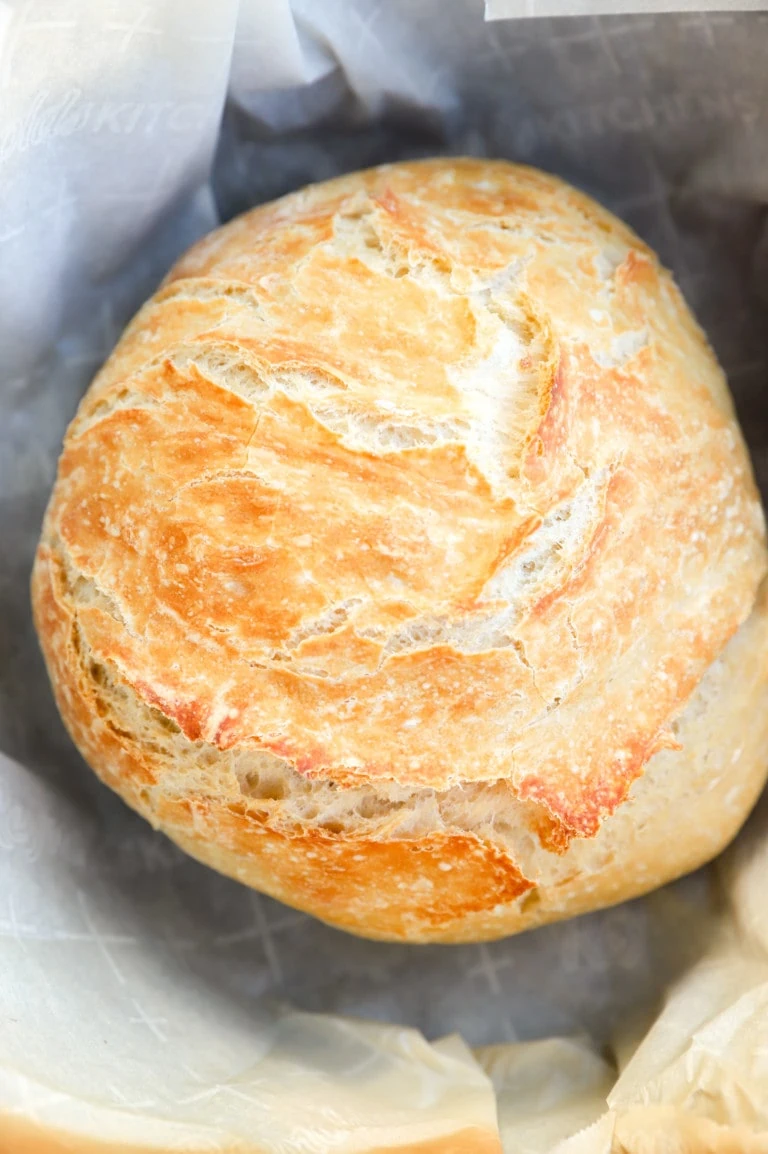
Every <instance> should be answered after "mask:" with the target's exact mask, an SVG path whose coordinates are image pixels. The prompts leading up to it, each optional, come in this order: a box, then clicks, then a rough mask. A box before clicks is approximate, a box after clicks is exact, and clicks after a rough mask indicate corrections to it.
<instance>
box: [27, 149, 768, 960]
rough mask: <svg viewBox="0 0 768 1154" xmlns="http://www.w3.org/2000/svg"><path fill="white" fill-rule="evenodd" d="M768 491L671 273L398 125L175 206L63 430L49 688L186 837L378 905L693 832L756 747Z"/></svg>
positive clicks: (562, 895)
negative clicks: (335, 169) (278, 196)
mask: <svg viewBox="0 0 768 1154" xmlns="http://www.w3.org/2000/svg"><path fill="white" fill-rule="evenodd" d="M765 573H766V547H765V540H764V526H763V517H762V512H761V508H760V503H759V499H758V496H757V493H756V490H755V487H754V483H753V480H752V476H751V472H750V465H749V461H748V457H747V454H746V451H745V448H744V445H743V442H742V438H741V435H740V433H739V430H738V427H737V425H736V423H735V419H734V415H733V410H732V407H731V401H730V397H729V394H728V390H727V386H726V383H725V380H724V377H723V374H722V372H721V371H720V369H719V368H718V365H717V363H716V361H715V358H714V356H713V354H712V352H711V351H710V349H709V348H708V346H707V343H706V341H705V339H704V337H703V336H702V333H701V331H700V330H699V328H698V326H697V325H696V323H695V322H694V320H693V319H692V317H691V315H690V313H689V311H688V309H687V308H686V306H685V304H684V302H683V300H682V298H681V296H680V293H679V292H678V290H677V289H676V288H675V286H674V284H673V282H672V280H671V278H670V276H669V275H668V274H667V273H666V272H665V271H664V270H663V269H662V268H660V266H659V264H658V262H657V260H656V258H655V256H654V255H653V253H651V252H650V251H649V250H648V249H647V248H646V247H645V245H643V244H642V242H641V241H640V240H639V239H638V238H637V237H636V236H635V235H634V233H632V232H631V231H630V230H629V229H628V228H626V227H625V226H624V225H622V224H621V223H620V222H619V221H618V220H616V219H615V218H614V217H613V216H611V215H610V214H609V213H608V212H606V211H605V210H603V209H602V208H600V207H599V206H598V205H596V204H595V203H593V202H592V201H591V200H589V199H588V198H587V197H585V196H583V195H581V194H580V193H578V192H576V191H575V190H574V189H572V188H570V187H568V186H567V185H565V184H564V183H562V182H561V181H560V180H557V179H555V178H553V177H551V176H547V175H544V174H543V173H540V172H536V171H533V170H531V169H527V168H521V167H517V166H513V165H510V164H506V163H500V162H489V161H481V160H435V161H428V162H422V163H409V164H400V165H392V166H389V167H384V168H379V169H375V170H372V171H368V172H362V173H356V174H354V175H352V176H347V177H343V178H341V179H339V180H334V181H331V182H329V183H326V184H320V185H316V186H313V187H310V188H307V189H304V190H303V191H301V192H298V193H295V194H293V195H291V196H287V197H285V198H283V199H282V200H279V201H277V202H275V203H273V204H268V205H265V206H263V207H260V208H257V209H255V210H253V211H252V212H249V213H247V214H246V215H244V216H242V217H240V218H238V219H237V220H234V221H233V222H232V223H230V224H229V225H227V226H226V227H224V228H222V229H219V230H218V231H217V232H215V233H213V234H212V235H211V236H209V237H207V238H205V239H204V240H203V241H201V242H200V243H199V244H198V245H197V246H195V247H194V248H193V249H192V250H191V251H190V252H189V253H188V254H187V255H186V256H185V257H184V258H183V259H182V260H181V261H180V262H179V263H178V265H177V266H176V267H175V268H174V269H173V271H172V272H171V273H170V274H169V276H168V278H167V279H166V281H165V283H164V285H163V286H162V287H161V289H160V291H159V292H158V293H157V294H156V295H155V296H154V297H153V298H152V299H151V300H150V301H149V302H148V304H146V305H145V306H144V308H143V309H142V310H141V311H140V312H139V314H138V316H137V317H136V318H135V319H134V321H133V322H132V324H131V325H130V326H129V328H128V330H127V332H126V333H125V335H124V336H123V338H122V340H121V341H120V343H119V344H118V346H117V348H116V349H115V351H114V353H113V354H112V356H111V357H110V359H109V360H108V362H107V363H106V365H105V367H104V368H103V369H102V371H101V373H100V374H99V375H98V376H97V378H96V380H95V381H94V383H93V385H92V386H91V388H90V390H89V392H88V393H87V394H86V396H85V398H84V400H83V402H82V404H81V406H80V409H79V412H78V414H77V416H76V418H75V420H74V422H73V424H72V426H71V428H70V430H69V432H68V434H67V437H66V441H65V445H64V450H63V454H62V458H61V462H60V466H59V473H58V479H57V481H56V486H55V489H54V492H53V496H52V498H51V502H50V506H49V509H48V513H47V516H46V521H45V526H44V530H43V535H42V540H41V543H40V547H39V551H38V554H37V560H36V565H35V571H34V577H33V600H34V608H35V615H36V622H37V628H38V631H39V634H40V639H41V642H42V647H43V651H44V653H45V657H46V660H47V663H48V668H49V671H50V675H51V680H52V682H53V687H54V691H55V693H56V698H57V701H58V704H59V708H60V710H61V712H62V715H63V717H64V720H65V722H66V724H67V726H68V727H69V730H70V732H71V734H72V737H73V738H74V740H75V742H76V743H77V745H78V746H79V748H80V750H81V751H82V753H83V755H84V756H85V758H86V759H87V760H88V761H89V762H90V764H91V765H92V766H93V768H94V769H95V770H96V772H97V773H98V774H99V775H100V777H102V778H103V780H104V781H106V782H107V783H108V784H109V785H111V786H112V787H113V788H114V789H116V790H117V791H118V792H119V793H120V794H121V795H122V796H123V797H124V798H125V799H126V801H127V802H128V803H129V804H130V805H132V806H133V807H134V808H135V809H137V810H138V811H139V812H140V813H142V814H144V816H145V817H147V818H148V819H149V820H150V821H151V822H152V823H153V824H154V825H156V826H158V827H159V828H161V829H163V830H164V831H165V832H166V833H167V834H168V835H169V836H170V837H171V838H173V840H174V841H176V842H177V843H178V844H179V845H180V846H183V847H184V848H185V849H186V850H188V851H189V852H190V853H191V854H193V855H194V856H195V857H197V858H199V859H201V860H202V861H205V862H208V863H209V864H210V865H212V866H214V867H215V868H217V869H219V870H221V871H223V872H224V873H227V874H231V875H232V876H234V877H237V878H239V879H241V880H242V881H244V882H246V883H247V884H249V885H252V886H255V887H257V888H258V889H261V890H263V891H264V892H266V893H268V894H272V895H273V896H275V897H277V898H279V899H281V900H282V901H284V902H288V903H289V904H291V905H294V906H297V907H299V908H300V909H303V910H308V911H310V912H311V913H313V914H316V915H317V916H318V917H320V918H323V919H324V920H325V921H328V922H331V923H333V924H335V925H338V926H342V927H344V928H346V929H348V930H351V931H353V932H355V933H358V934H363V935H367V936H370V937H379V938H392V939H403V940H410V941H467V940H473V939H483V938H493V937H498V936H501V935H504V934H509V933H512V932H515V931H518V930H522V929H526V928H528V927H530V926H534V925H537V924H540V923H542V922H544V921H548V920H552V919H555V918H559V917H565V916H567V915H570V914H574V913H578V912H581V911H584V910H589V909H594V908H597V907H599V906H601V905H606V904H608V903H610V902H616V901H619V900H621V899H623V898H628V897H631V896H632V895H635V894H638V893H641V892H643V891H646V890H649V889H651V888H652V887H654V886H657V885H660V884H661V883H663V882H664V881H667V880H669V879H670V878H672V877H675V876H676V875H679V874H681V873H683V872H685V871H687V870H690V869H692V868H694V867H695V866H697V865H699V864H700V863H702V862H703V861H705V860H707V859H708V858H710V857H711V856H712V855H714V854H716V853H717V852H718V850H720V849H721V848H722V846H723V845H724V844H725V843H726V842H727V841H728V840H729V839H730V838H731V837H732V836H733V834H734V833H735V832H736V830H737V829H738V827H739V825H740V824H741V822H742V821H743V819H744V818H745V816H746V814H747V812H748V811H749V809H750V807H751V806H752V804H753V802H754V800H755V798H756V796H757V794H758V792H759V790H760V788H761V786H762V784H763V780H764V778H765V775H766V768H767V766H768V603H767V602H766V596H765V591H764V588H761V586H762V585H763V578H764V575H765Z"/></svg>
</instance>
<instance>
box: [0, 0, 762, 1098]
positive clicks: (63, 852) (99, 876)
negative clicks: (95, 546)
mask: <svg viewBox="0 0 768 1154" xmlns="http://www.w3.org/2000/svg"><path fill="white" fill-rule="evenodd" d="M501 4H502V0H498V3H497V2H496V0H494V2H493V3H492V4H491V5H490V8H491V11H492V14H494V15H499V14H500V8H501ZM617 6H618V5H617ZM591 7H597V6H596V5H595V6H591ZM739 7H746V5H739ZM548 10H551V7H550V9H548ZM766 59H768V16H766V15H762V14H759V13H751V14H749V13H740V14H737V13H735V12H730V13H719V14H716V15H715V14H711V15H710V14H703V13H702V12H696V13H687V14H684V15H669V16H658V15H647V14H646V15H639V16H638V15H636V16H626V15H622V16H615V17H605V18H602V17H601V18H596V17H584V18H577V19H569V20H549V19H533V20H526V21H519V22H518V21H503V22H495V23H485V22H484V21H483V10H482V5H481V3H480V0H453V2H452V3H451V4H450V5H446V4H444V3H441V2H440V0H388V3H386V4H379V3H376V2H374V0H324V2H323V4H317V3H312V0H295V2H294V3H293V4H292V6H291V9H290V10H289V8H288V5H287V3H286V2H284V0H269V2H266V0H241V3H240V4H239V5H238V4H237V3H235V0H220V2H217V3H216V4H211V3H208V2H207V0H163V2H159V0H158V2H157V3H154V4H146V5H142V4H137V5H128V4H124V3H120V2H118V0H107V2H104V0H58V2H56V0H35V2H32V0H28V2H26V3H20V4H17V5H8V4H7V3H0V205H2V213H1V214H0V388H1V389H2V394H1V398H2V399H1V404H2V421H1V422H0V535H1V539H2V544H3V548H2V555H1V556H0V751H2V753H4V754H5V755H7V759H10V760H3V761H2V765H1V766H0V1013H2V1015H3V1026H2V1052H1V1053H0V1066H6V1065H8V1064H9V1063H11V1064H14V1066H15V1068H16V1069H17V1070H19V1071H24V1070H26V1072H27V1074H28V1076H29V1077H30V1078H31V1079H32V1080H33V1081H34V1077H35V1071H36V1070H37V1069H38V1068H39V1067H40V1064H41V1063H42V1062H43V1060H44V1057H45V1055H44V1053H43V1049H44V1047H45V1046H46V1045H48V1046H50V1044H51V1043H50V1036H49V1035H46V1030H49V1027H50V1023H51V1022H55V1023H57V1026H56V1028H57V1030H58V1033H57V1034H56V1037H57V1038H58V1039H59V1043H58V1044H60V1045H62V1046H64V1045H65V1039H66V1038H67V1037H71V1036H72V1035H74V1034H77V1031H78V1030H79V1029H80V1026H79V1025H78V1023H79V1022H82V1020H83V1016H84V1014H86V1013H89V1014H90V1015H91V1016H92V1018H93V1019H94V1021H96V1022H107V1021H108V1022H109V1023H110V1030H111V1031H113V1032H112V1033H110V1038H111V1041H110V1043H109V1047H108V1049H105V1050H104V1051H103V1052H102V1051H99V1054H100V1055H102V1056H103V1060H104V1061H113V1062H114V1070H115V1078H114V1079H113V1081H114V1082H115V1085H116V1086H117V1087H118V1090H119V1089H120V1086H123V1087H124V1086H125V1085H126V1083H125V1077H126V1075H125V1068H126V1059H125V1054H126V1053H127V1052H131V1047H134V1048H135V1046H136V1045H140V1044H141V1043H140V1042H137V1039H140V1038H142V1037H143V1036H145V1038H146V1042H147V1043H148V1044H150V1045H151V1046H153V1047H163V1046H165V1045H167V1046H169V1047H170V1048H172V1047H173V1046H174V1045H176V1044H178V1039H177V1038H176V1039H175V1035H173V1028H172V1027H171V1026H169V1024H168V1022H166V1023H165V1024H164V1023H163V1019H164V1017H165V1018H167V1017H168V1013H167V1012H165V1013H164V1009H163V997H162V996H161V994H159V993H157V994H155V995H153V993H152V990H153V988H154V987H153V982H154V980H155V978H154V977H153V975H155V976H156V975H157V974H158V973H159V972H160V971H161V970H162V973H163V974H164V975H165V978H164V979H163V982H164V983H166V985H165V986H162V987H158V988H162V989H165V988H166V986H167V983H168V981H169V980H170V978H169V976H172V982H173V984H174V986H175V988H176V989H177V991H178V996H179V998H180V999H181V1000H180V1001H179V1003H178V1005H179V1006H180V1007H181V1006H182V1005H184V1006H186V1005H187V1004H192V1002H194V1001H195V1000H197V1003H200V1002H203V1003H205V1007H206V1008H205V1014H204V1016H205V1020H206V1023H207V1024H206V1025H205V1026H202V1025H200V1026H199V1028H200V1029H201V1030H202V1029H205V1031H209V1030H211V1029H213V1028H214V1026H215V1022H216V1021H218V1020H226V1021H228V1022H236V1023H237V1024H238V1029H242V1031H243V1033H244V1036H245V1035H248V1036H250V1032H251V1027H252V1028H253V1030H256V1029H258V1028H259V1027H260V1023H263V1017H262V1016H263V1014H264V1013H266V1011H265V1010H264V1009H263V1003H262V999H263V998H265V997H277V998H279V999H285V1000H287V1001H288V1002H290V1003H292V1004H293V1005H294V1006H296V1007H299V1008H300V1009H302V1010H313V1011H322V1012H324V1013H326V1012H338V1013H344V1014H351V1015H359V1016H362V1017H366V1018H372V1019H380V1020H384V1021H396V1022H402V1023H405V1024H407V1025H409V1026H411V1027H415V1028H417V1029H419V1030H421V1031H423V1032H424V1034H425V1035H426V1036H427V1037H428V1038H435V1037H439V1036H442V1035H444V1034H446V1033H450V1032H452V1031H458V1032H460V1033H461V1035H462V1036H463V1037H464V1038H465V1039H466V1040H467V1042H468V1043H470V1044H471V1045H485V1044H491V1043H501V1042H509V1041H515V1040H525V1039H533V1038H543V1037H546V1036H548V1035H568V1034H578V1035H586V1036H587V1037H589V1038H591V1039H592V1042H593V1044H594V1045H597V1046H598V1047H599V1046H600V1045H602V1044H603V1043H604V1042H606V1041H607V1040H608V1039H610V1038H612V1037H614V1036H615V1034H616V1031H617V1030H618V1029H619V1028H620V1027H623V1026H624V1025H625V1024H626V1022H627V1021H628V1019H629V1018H630V1017H632V1018H634V1017H635V1016H637V1015H638V1014H640V1015H642V1013H643V1012H644V1011H645V1012H646V1013H651V1012H652V1010H653V1009H654V1008H655V1006H656V1005H657V1003H658V1000H659V998H660V996H661V994H662V991H663V990H665V989H666V988H667V986H668V985H669V983H670V982H672V981H674V980H675V979H676V978H678V977H679V976H680V975H681V974H683V973H684V972H685V971H686V970H687V969H688V967H689V965H690V964H691V963H692V962H693V961H694V960H695V959H696V958H697V957H698V956H699V955H700V953H701V941H700V938H699V936H698V934H697V933H695V932H682V933H681V932H679V926H680V925H681V924H683V925H689V924H690V925H693V924H696V925H701V924H702V923H701V920H700V918H701V916H703V915H705V914H708V913H709V911H712V910H716V909H717V897H716V894H717V886H716V885H715V884H714V882H713V874H712V872H711V871H703V872H702V873H700V874H699V875H697V876H696V877H694V878H691V879H687V880H686V881H684V882H682V883H679V884H678V885H677V886H675V887H671V888H670V889H668V890H666V891H664V892H663V893H662V894H660V895H657V896H655V897H652V898H649V899H646V900H643V901H636V902H634V903H631V904H628V905H624V906H621V907H619V908H617V909H615V910H611V911H606V912H603V913H599V914H595V915H592V916H590V917H586V918H581V919H578V920H575V921H572V922H569V923H566V924H564V925H559V926H553V927H549V928H546V929H543V930H540V931H537V932H536V933H531V934H528V935H524V936H522V937H520V938H515V939H510V940H508V941H506V942H501V943H496V944H492V945H487V946H466V947H442V948H441V947H421V948H413V947H406V946H394V945H381V944H372V943H366V942H362V941H358V940H355V939H353V938H350V937H348V936H346V935H343V934H341V933H339V932H337V931H334V930H331V929H329V928H327V927H325V926H323V925H321V924H320V923H318V922H315V921H313V920H311V919H309V918H306V917H304V916H302V915H299V914H297V913H295V912H293V911H290V910H287V909H285V908H284V907H281V906H280V905H278V904H277V903H275V902H272V901H270V900H268V899H266V898H262V897H260V896H258V895H255V894H253V893H250V892H248V891H246V890H244V889H242V888H241V887H239V886H238V885H236V884H235V883H234V882H230V881H226V880H224V879H222V878H219V877H218V876H216V875H214V874H213V873H211V872H209V871H207V870H206V869H204V868H203V867H202V866H198V865H197V864H195V863H193V862H191V861H189V860H187V859H186V858H184V856H183V855H182V854H181V853H180V852H179V851H177V850H176V849H174V848H173V847H172V846H171V845H170V844H169V843H168V842H166V841H165V840H164V839H163V838H162V837H161V836H160V835H157V834H155V833H153V832H152V831H151V830H150V829H149V828H148V827H147V826H145V825H144V823H143V822H141V821H140V820H139V819H138V818H136V817H135V816H134V815H132V814H131V813H130V812H128V811H127V810H126V808H125V807H124V806H123V805H122V803H120V802H119V801H118V800H117V799H116V798H115V797H113V796H112V795H111V794H110V793H109V792H108V791H107V790H106V789H105V788H103V787H102V786H100V785H99V784H98V783H97V782H96V781H95V779H94V778H93V777H92V775H91V774H90V772H89V771H88V770H87V768H86V767H85V766H84V765H83V763H82V761H81V760H80V759H79V757H78V755H77V754H76V753H75V751H74V749H73V748H72V746H71V744H70V742H69V740H68V738H67V737H66V734H65V733H64V731H63V728H62V726H61V723H60V721H59V719H58V716H57V714H56V711H55V707H54V705H53V702H52V698H51V694H50V691H49V688H48V685H47V682H46V678H45V673H44V670H43V666H42V661H41V658H40V656H39V653H38V649H37V645H36V641H35V638H34V635H33V631H32V626H31V621H30V614H29V606H28V592H27V581H28V574H29V570H30V566H31V561H32V555H33V551H34V546H35V543H36V539H37V535H38V532H39V526H40V521H41V518H42V512H43V509H44V505H45V501H46V498H47V494H48V491H49V489H50V485H51V483H52V480H53V475H54V469H55V462H56V457H57V454H58V448H59V444H60V440H61V437H62V434H63V431H64V428H65V426H66V423H67V421H68V420H69V418H70V417H71V415H72V414H73V412H74V408H75V405H76V403H77V400H78V398H79V397H80V395H81V394H82V392H83V391H84V389H85V387H86V386H87V384H88V381H89V379H90V377H91V376H92V375H93V372H94V371H95V369H96V368H97V367H98V365H99V363H100V362H101V361H102V360H103V358H104V357H105V355H106V354H107V353H108V351H109V349H110V347H111V346H112V344H113V343H114V341H115V340H116V338H117V336H118V334H119V331H120V329H121V327H122V325H123V324H124V323H125V321H126V320H127V319H128V318H129V317H130V315H131V314H132V313H133V311H135V309H136V308H137V307H138V305H139V304H140V303H141V302H142V301H143V300H144V299H145V297H146V296H147V295H148V294H149V293H150V292H151V291H152V289H153V288H154V287H155V285H156V284H157V282H158V281H159V279H160V278H161V276H162V274H163V273H164V271H165V270H166V269H167V267H168V265H169V264H170V263H171V261H172V260H173V259H174V257H175V256H176V255H178V253H180V252H181V251H182V250H183V249H184V248H185V247H187V245H188V244H189V243H191V241H192V240H193V239H195V238H196V237H197V236H198V235H200V234H201V233H203V232H205V231H207V230H208V229H209V228H211V227H213V226H214V225H215V224H216V223H217V222H218V220H220V219H226V218H228V217H229V216H231V215H232V214H233V213H236V212H238V211H240V210H242V209H244V208H246V207H248V206H250V205H252V204H254V203H257V202H259V201H262V200H265V199H269V198H271V197H274V196H277V195H279V194H281V193H283V192H285V191H287V190H289V189H293V188H296V187H298V186H300V185H301V184H304V183H306V182H307V181H310V180H317V179H323V178H325V177H329V176H332V175H334V174H336V173H338V172H341V171H345V170H350V169H354V168H358V167H362V166H364V165H369V164H374V163H378V162H381V161H385V160H393V159H399V158H404V157H408V156H417V155H428V154H435V153H440V152H457V153H459V152H460V153H472V154H477V155H489V156H504V157H508V158H510V159H514V160H520V161H525V162H527V163H532V164H537V165H540V166H541V167H544V168H547V169H550V170H552V171H555V172H557V173H559V174H560V175H562V176H563V177H565V178H566V179H569V180H571V181H573V182H574V183H575V184H577V185H579V186H581V187H582V188H584V189H585V190H586V191H587V192H589V193H591V194H592V195H594V196H596V197H597V198H598V199H600V200H601V201H603V202H604V203H605V204H607V205H608V206H609V207H610V208H612V209H613V210H615V211H616V212H618V213H619V214H620V215H621V216H623V217H624V218H625V219H626V220H628V221H629V223H630V224H632V225H633V226H634V227H635V228H636V229H637V230H638V231H639V232H640V234H641V235H642V236H643V237H644V238H645V239H646V240H647V241H648V242H649V243H650V244H651V245H653V246H654V247H655V248H656V249H657V250H658V251H659V253H660V255H661V257H662V259H663V260H664V261H665V262H666V263H667V264H668V265H669V266H671V267H672V268H673V270H674V271H675V273H676V276H677V278H678V281H679V283H680V284H681V287H682V288H683V291H684V292H685V294H686V296H687V298H688V300H689V302H690V303H691V304H692V306H693V307H694V309H695V310H696V312H697V314H698V316H699V318H700V320H701V321H702V323H703V325H704V327H705V329H706V330H707V332H708V334H709V336H710V339H711V340H712V342H713V344H714V346H715V349H716V351H717V352H718V354H719V356H720V358H721V360H722V362H723V364H724V366H725V368H726V370H727V372H728V375H729V379H730V382H731V386H732V388H733V391H734V394H735V396H736V401H737V406H738V409H739V414H740V417H741V420H742V422H743V425H744V427H745V431H746V433H747V438H748V440H749V443H750V447H751V449H752V452H753V457H754V461H755V467H756V471H757V474H758V478H759V480H760V481H761V483H762V486H763V491H764V494H765V492H766V489H767V488H768V404H766V391H765V390H766V386H767V385H768V380H767V379H766V378H767V377H768V367H767V366H768V323H767V321H768V229H766V204H767V203H768V68H767V67H766ZM686 919H687V920H686ZM675 926H677V927H678V932H675V930H674V927H675ZM201 990H202V991H204V997H203V996H202V995H201V994H200V991H201ZM78 999H79V1000H78ZM156 1003H157V1004H156ZM180 1012H181V1011H180ZM201 1013H202V1011H201ZM116 1024H117V1025H116ZM194 1028H198V1027H194ZM192 1030H193V1027H192V1026H190V1031H192ZM205 1036H206V1037H208V1033H206V1035H205ZM46 1038H48V1040H47V1041H46ZM174 1039H175V1040H174ZM248 1044H249V1045H250V1044H251V1043H250V1042H249V1043H248ZM105 1045H106V1043H105ZM36 1047H37V1049H36ZM120 1047H122V1049H120ZM133 1052H135V1050H134V1051H133ZM110 1055H111V1057H110ZM230 1058H231V1055H230V1057H229V1058H227V1059H226V1061H229V1060H230ZM78 1060H79V1059H78ZM93 1060H94V1061H97V1057H96V1053H95V1051H94V1053H93ZM98 1060H99V1061H101V1058H99V1059H98ZM222 1060H223V1059H222ZM226 1061H225V1062H224V1065H226ZM36 1063H37V1065H36ZM58 1076H59V1077H60V1080H61V1082H62V1084H61V1085H59V1086H58V1087H54V1088H53V1089H54V1090H55V1091H56V1092H65V1091H67V1089H68V1088H69V1090H72V1089H73V1087H74V1086H75V1082H77V1079H78V1078H80V1079H82V1078H84V1077H86V1074H85V1073H83V1071H79V1072H78V1070H75V1069H74V1066H73V1065H72V1064H70V1065H69V1066H67V1064H66V1063H64V1064H62V1065H61V1068H60V1073H59V1075H58ZM206 1076H207V1075H206ZM67 1079H70V1082H71V1085H70V1084H65V1083H67ZM72 1079H74V1081H72ZM78 1084H80V1083H78ZM83 1084H84V1083H83ZM120 1092H122V1093H129V1094H130V1091H128V1090H126V1089H125V1088H123V1089H122V1090H121V1091H120ZM141 1092H142V1093H144V1090H142V1091H141ZM137 1093H138V1090H137Z"/></svg>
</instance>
